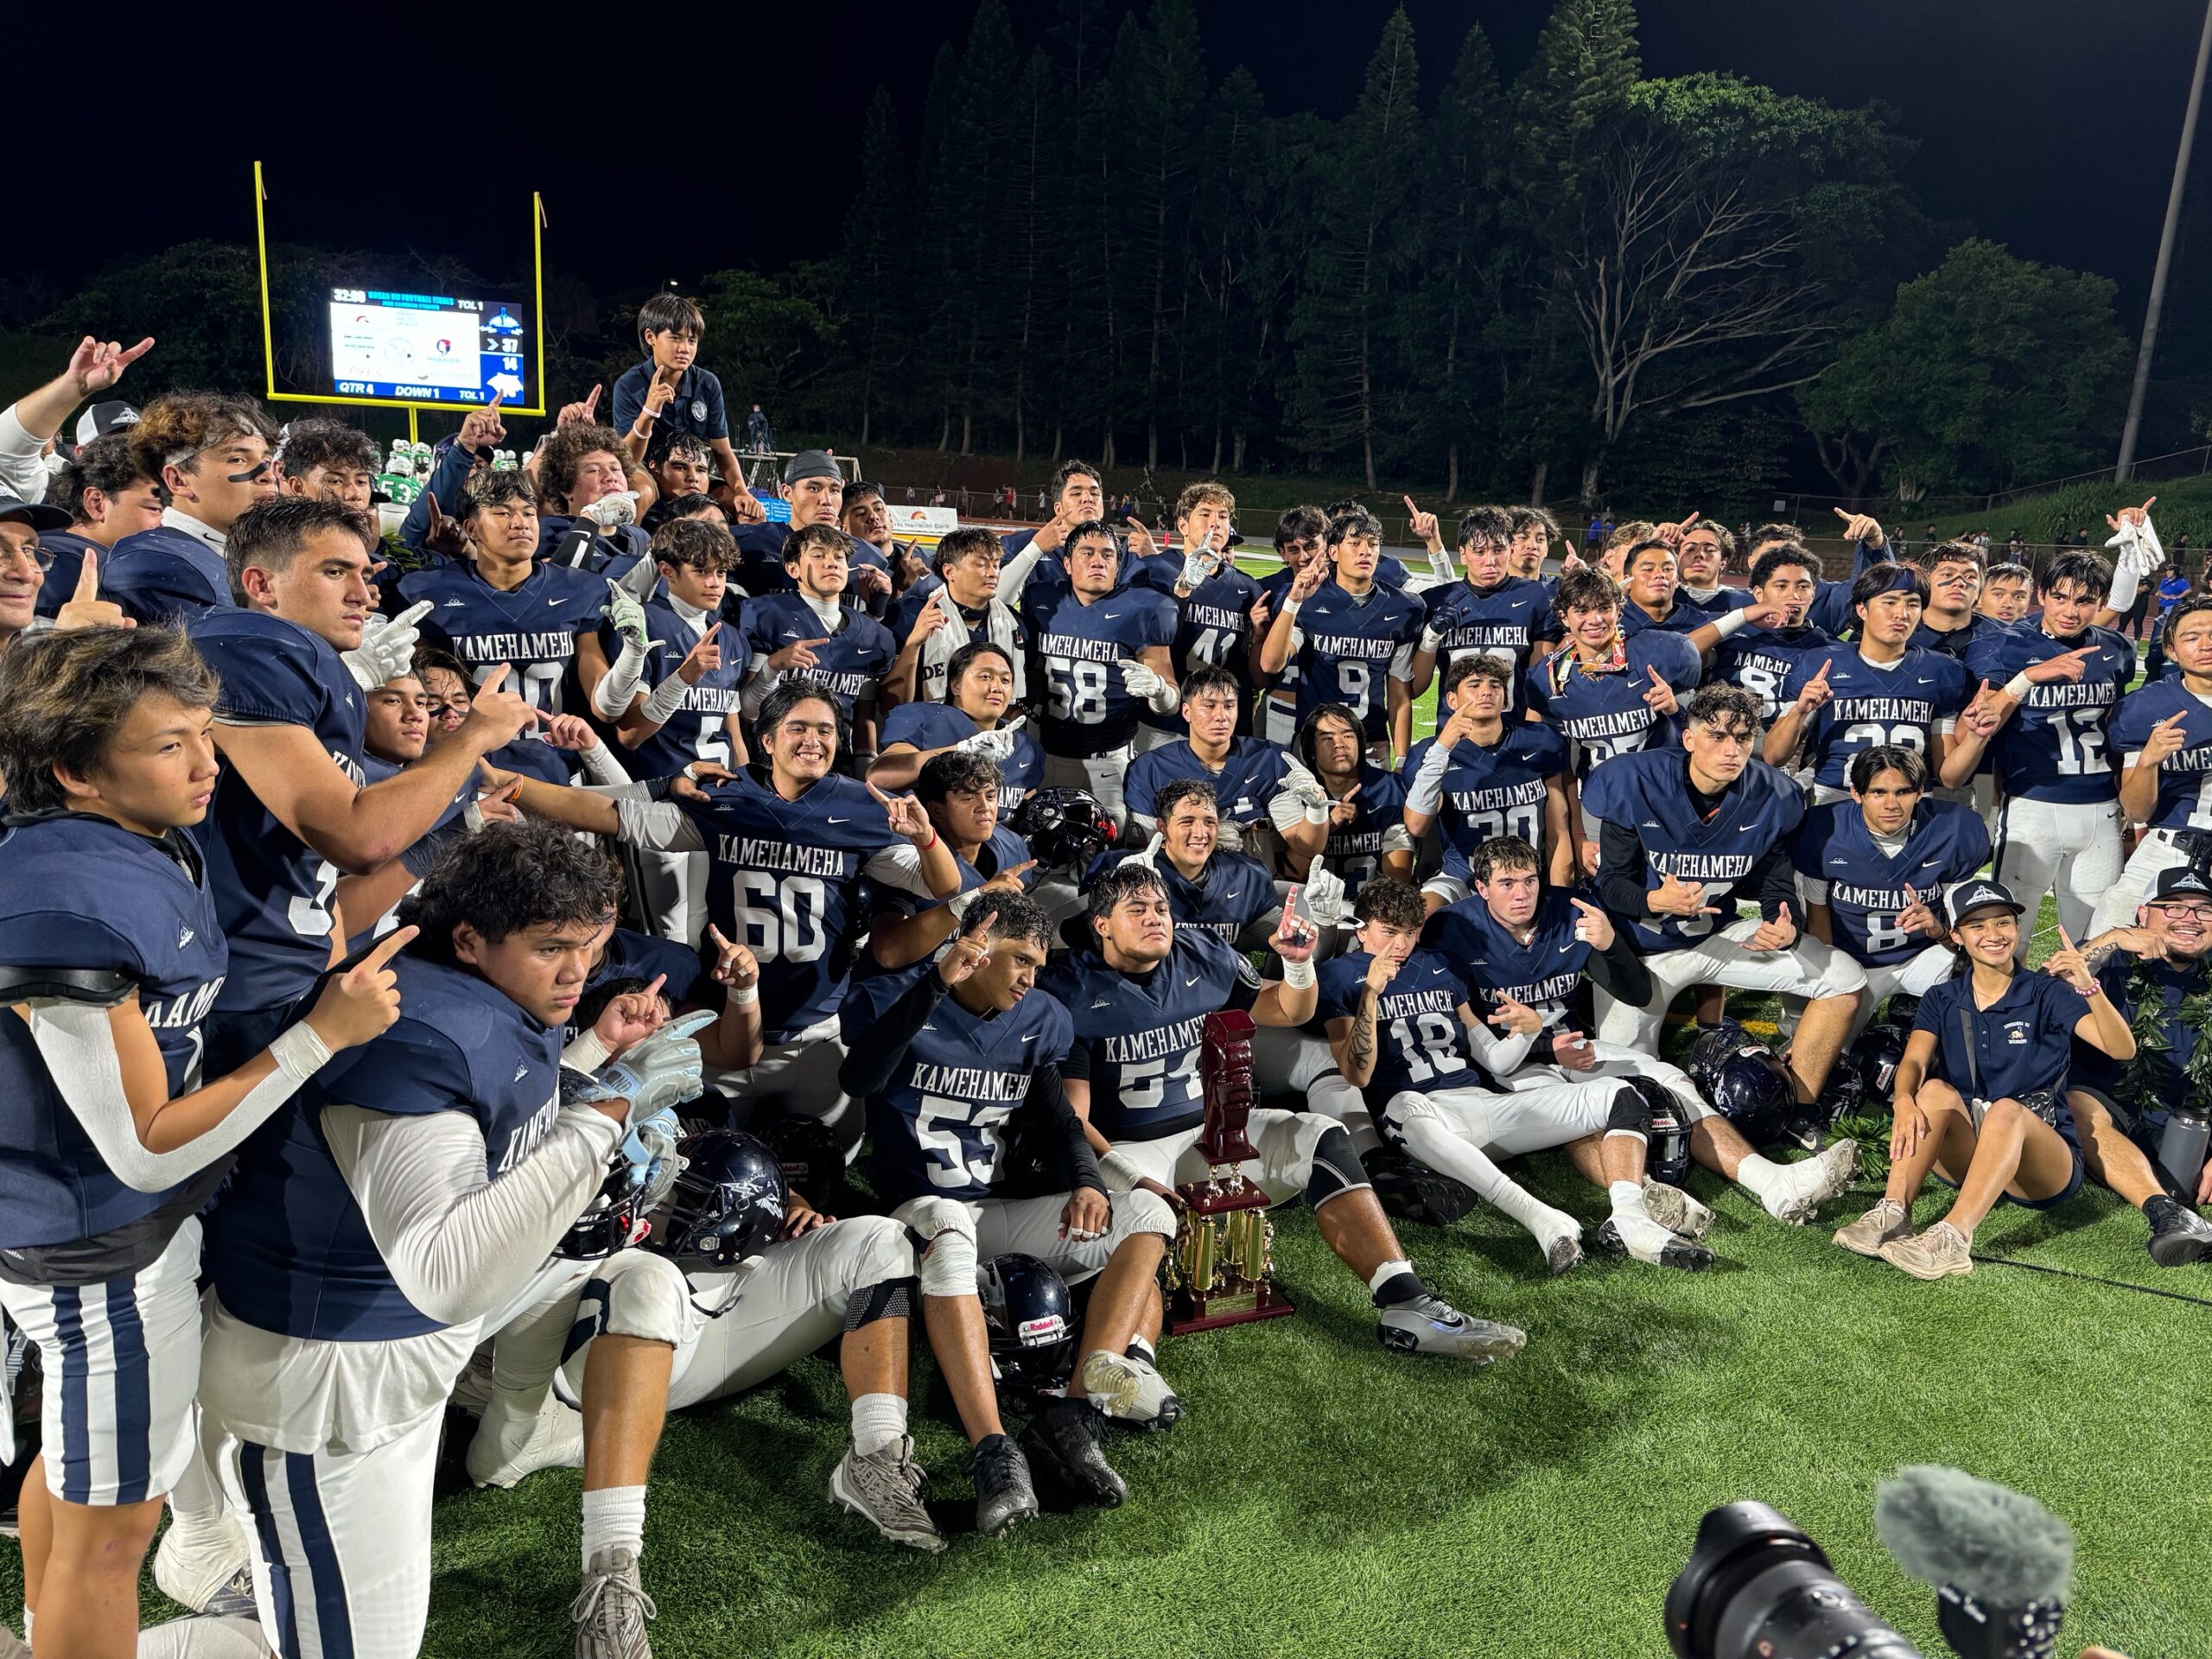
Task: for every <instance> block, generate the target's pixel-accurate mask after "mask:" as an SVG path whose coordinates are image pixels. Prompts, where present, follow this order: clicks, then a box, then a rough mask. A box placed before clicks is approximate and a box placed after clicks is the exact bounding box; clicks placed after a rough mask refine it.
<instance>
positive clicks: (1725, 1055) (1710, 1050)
mask: <svg viewBox="0 0 2212 1659" xmlns="http://www.w3.org/2000/svg"><path fill="white" fill-rule="evenodd" d="M1682 1069H1683V1070H1684V1071H1688V1073H1689V1074H1690V1080H1691V1081H1692V1082H1693V1083H1694V1084H1697V1086H1698V1091H1699V1092H1700V1094H1702V1095H1703V1096H1705V1097H1706V1099H1707V1101H1709V1102H1711V1103H1712V1105H1713V1110H1714V1111H1716V1112H1719V1114H1720V1115H1721V1116H1723V1117H1725V1118H1726V1119H1727V1120H1728V1121H1729V1122H1731V1123H1733V1124H1734V1125H1735V1126H1736V1128H1737V1129H1738V1132H1740V1133H1741V1134H1742V1135H1743V1137H1744V1138H1745V1140H1746V1141H1750V1142H1751V1144H1752V1145H1753V1146H1755V1147H1761V1146H1768V1145H1770V1144H1772V1143H1773V1142H1775V1141H1780V1140H1783V1139H1784V1138H1788V1139H1790V1140H1796V1141H1802V1138H1803V1137H1802V1134H1801V1133H1800V1132H1799V1130H1798V1129H1797V1128H1796V1123H1797V1120H1798V1119H1799V1118H1800V1117H1801V1116H1803V1114H1802V1113H1801V1112H1800V1111H1799V1109H1798V1106H1797V1090H1796V1085H1795V1084H1792V1083H1791V1081H1790V1077H1789V1072H1788V1071H1785V1070H1784V1069H1783V1065H1782V1062H1781V1061H1780V1060H1778V1059H1777V1058H1775V1057H1774V1051H1773V1050H1772V1049H1770V1048H1769V1047H1768V1046H1766V1045H1765V1044H1764V1043H1762V1042H1760V1041H1759V1040H1758V1039H1756V1038H1754V1037H1752V1036H1751V1034H1750V1033H1747V1032H1746V1031H1745V1029H1744V1028H1743V1027H1741V1026H1739V1025H1738V1024H1737V1023H1736V1022H1735V1021H1734V1020H1724V1021H1722V1022H1721V1024H1720V1025H1719V1027H1716V1028H1714V1029H1713V1030H1711V1031H1708V1032H1707V1033H1704V1034H1703V1035H1702V1036H1700V1038H1699V1039H1697V1041H1696V1042H1694V1043H1693V1044H1692V1045H1691V1046H1690V1052H1689V1054H1688V1058H1687V1059H1686V1060H1685V1061H1684V1063H1683V1067H1682Z"/></svg>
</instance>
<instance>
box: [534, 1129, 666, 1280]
mask: <svg viewBox="0 0 2212 1659" xmlns="http://www.w3.org/2000/svg"><path fill="white" fill-rule="evenodd" d="M676 1169H677V1152H676V1137H675V1135H674V1134H673V1132H672V1131H671V1130H670V1129H669V1128H666V1127H665V1125H664V1122H662V1120H660V1119H658V1118H647V1119H646V1120H645V1122H642V1123H640V1124H639V1125H638V1127H637V1128H634V1129H632V1130H631V1131H630V1133H629V1134H628V1135H625V1136H624V1137H623V1138H622V1144H621V1145H620V1146H618V1147H615V1148H614V1153H613V1156H612V1157H611V1158H610V1159H608V1160H607V1179H605V1180H604V1181H602V1182H601V1184H600V1188H599V1192H598V1194H597V1195H596V1196H595V1197H594V1198H593V1199H592V1201H591V1207H590V1208H589V1209H588V1210H586V1211H584V1212H583V1214H582V1216H580V1217H577V1219H576V1223H575V1225H574V1226H572V1227H570V1228H569V1230H568V1231H567V1232H566V1233H564V1234H563V1235H562V1238H561V1242H560V1243H558V1244H556V1246H554V1249H553V1253H554V1254H555V1255H564V1256H568V1257H569V1258H570V1259H571V1260H574V1261H578V1262H595V1261H598V1260H599V1259H600V1258H601V1257H602V1256H608V1255H613V1254H614V1253H615V1251H617V1250H626V1249H629V1248H630V1246H632V1244H636V1243H642V1242H643V1241H644V1239H645V1235H646V1234H647V1233H649V1232H651V1231H652V1213H653V1211H655V1210H656V1209H658V1207H659V1205H660V1201H661V1200H662V1199H663V1198H666V1197H667V1196H668V1190H669V1188H670V1186H671V1185H673V1184H674V1182H675V1180H676Z"/></svg>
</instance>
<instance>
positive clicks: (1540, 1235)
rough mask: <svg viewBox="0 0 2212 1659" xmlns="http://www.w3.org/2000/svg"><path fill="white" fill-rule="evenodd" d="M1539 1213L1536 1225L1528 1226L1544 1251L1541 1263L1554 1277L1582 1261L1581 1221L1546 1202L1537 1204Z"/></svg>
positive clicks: (1531, 1234)
mask: <svg viewBox="0 0 2212 1659" xmlns="http://www.w3.org/2000/svg"><path fill="white" fill-rule="evenodd" d="M1537 1208H1538V1209H1539V1211H1541V1214H1539V1215H1538V1216H1537V1217H1536V1224H1535V1226H1533V1227H1531V1228H1529V1234H1530V1236H1532V1237H1534V1238H1535V1241H1536V1243H1537V1244H1538V1245H1539V1246H1540V1247H1541V1249H1542V1250H1543V1252H1544V1265H1545V1266H1546V1267H1547V1268H1550V1269H1551V1272H1552V1276H1553V1277H1554V1279H1556V1278H1557V1277H1558V1276H1559V1275H1560V1274H1562V1273H1567V1272H1569V1271H1571V1270H1572V1269H1573V1268H1574V1267H1575V1266H1576V1265H1577V1264H1578V1263H1580V1262H1581V1260H1582V1224H1581V1223H1580V1222H1579V1221H1577V1220H1576V1219H1575V1218H1574V1217H1573V1216H1570V1215H1568V1214H1567V1211H1564V1210H1554V1209H1553V1208H1552V1207H1551V1206H1550V1205H1538V1206H1537Z"/></svg>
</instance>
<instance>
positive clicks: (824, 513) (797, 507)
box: [734, 449, 891, 613]
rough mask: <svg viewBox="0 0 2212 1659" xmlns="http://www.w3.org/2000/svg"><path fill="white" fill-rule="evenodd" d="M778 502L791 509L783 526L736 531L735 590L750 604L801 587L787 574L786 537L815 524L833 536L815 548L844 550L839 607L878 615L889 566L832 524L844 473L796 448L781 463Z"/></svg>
mask: <svg viewBox="0 0 2212 1659" xmlns="http://www.w3.org/2000/svg"><path fill="white" fill-rule="evenodd" d="M784 499H785V500H786V501H787V502H789V503H790V504H791V523H790V524H789V525H784V524H774V523H770V522H766V521H763V522H761V523H759V524H740V525H739V526H738V527H737V529H736V531H735V532H734V533H735V535H736V537H737V550H738V554H739V557H740V563H739V565H738V570H737V582H738V586H739V587H741V588H743V589H744V590H745V591H746V592H747V594H751V595H752V596H753V598H755V599H758V598H760V597H762V596H763V595H765V594H778V593H789V592H790V591H791V589H792V588H795V587H799V586H803V585H804V584H803V583H802V582H800V581H799V579H798V576H797V575H795V574H794V573H793V572H792V570H791V551H790V547H789V538H790V537H792V536H796V535H798V533H799V531H803V530H807V529H810V528H812V527H813V526H815V525H817V524H818V525H820V526H821V527H822V528H823V529H824V530H828V531H835V532H836V534H835V535H834V536H832V537H829V539H828V540H826V541H824V542H823V543H821V545H823V546H830V545H836V546H840V547H842V548H843V549H844V550H845V568H846V570H847V573H848V575H849V578H850V579H849V582H847V584H846V586H845V588H844V589H843V590H842V591H843V594H844V603H846V604H847V605H850V606H855V607H859V608H861V609H863V610H867V611H868V612H870V613H876V612H880V611H881V610H882V608H883V606H884V603H885V601H887V600H888V599H889V598H890V596H891V567H890V565H889V563H887V561H886V560H885V558H884V556H883V555H882V554H881V553H880V551H879V550H877V549H876V548H875V547H874V546H873V545H872V544H871V543H867V542H864V541H861V539H860V538H859V537H856V536H854V535H851V534H849V533H848V532H847V531H845V530H844V529H843V528H842V525H841V524H839V522H838V521H839V520H840V519H841V518H842V517H843V516H844V505H845V469H844V468H843V467H841V466H839V465H838V464H837V458H836V456H835V455H832V454H830V453H829V451H828V450H826V449H802V450H800V451H799V452H798V454H795V455H793V456H792V457H791V459H790V460H789V461H785V463H784Z"/></svg>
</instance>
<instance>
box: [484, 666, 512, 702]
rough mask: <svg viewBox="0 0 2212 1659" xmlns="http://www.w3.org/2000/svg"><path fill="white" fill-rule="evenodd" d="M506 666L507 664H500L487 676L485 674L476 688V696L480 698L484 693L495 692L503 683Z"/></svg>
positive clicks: (505, 675)
mask: <svg viewBox="0 0 2212 1659" xmlns="http://www.w3.org/2000/svg"><path fill="white" fill-rule="evenodd" d="M508 666H509V664H505V663H501V664H499V666H498V667H497V668H495V669H493V671H491V672H490V673H489V674H486V676H485V677H484V678H483V680H482V682H481V683H480V684H479V685H478V686H477V688H476V695H477V696H483V695H484V694H485V693H486V691H496V690H499V687H500V686H501V685H503V684H504V683H505V682H506V677H507V669H508Z"/></svg>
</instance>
